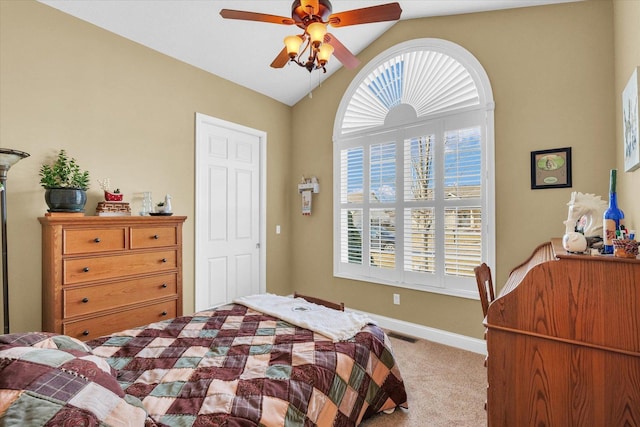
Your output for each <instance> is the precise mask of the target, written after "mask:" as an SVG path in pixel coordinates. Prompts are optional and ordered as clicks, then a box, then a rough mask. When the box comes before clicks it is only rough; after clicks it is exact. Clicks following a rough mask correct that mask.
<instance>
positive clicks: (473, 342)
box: [350, 310, 487, 355]
mask: <svg viewBox="0 0 640 427" xmlns="http://www.w3.org/2000/svg"><path fill="white" fill-rule="evenodd" d="M350 311H356V312H359V313H362V314H366V315H367V316H369V317H370V318H371V319H372V320H374V321H375V322H376V323H377V324H378V326H380V327H381V328H385V329H390V330H392V331H395V332H399V333H402V334H404V335H409V336H412V337H416V338H422V339H425V340H428V341H433V342H437V343H438V344H444V345H448V346H450V347H455V348H459V349H462V350H467V351H471V352H473V353H479V354H484V355H486V354H487V343H486V341H485V340H481V339H478V338H471V337H468V336H466V335H460V334H454V333H453V332H448V331H443V330H441V329H435V328H430V327H428V326H424V325H418V324H417V323H410V322H405V321H404V320H398V319H392V318H390V317H385V316H380V315H378V314H372V313H367V312H365V311H359V310H350Z"/></svg>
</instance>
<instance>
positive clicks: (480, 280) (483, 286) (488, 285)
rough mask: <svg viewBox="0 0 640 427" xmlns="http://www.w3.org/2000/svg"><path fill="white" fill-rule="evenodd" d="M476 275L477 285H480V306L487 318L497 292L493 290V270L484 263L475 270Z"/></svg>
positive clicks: (483, 315)
mask: <svg viewBox="0 0 640 427" xmlns="http://www.w3.org/2000/svg"><path fill="white" fill-rule="evenodd" d="M473 272H474V273H475V275H476V283H477V284H478V293H479V294H480V304H481V305H482V317H483V318H484V317H487V310H488V309H489V304H491V303H492V302H493V300H494V299H496V297H495V292H494V290H493V280H492V279H491V268H489V266H488V265H487V264H486V263H484V262H483V263H482V264H480V265H479V266H477V267H476V268H474V269H473Z"/></svg>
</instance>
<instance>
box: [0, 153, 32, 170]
mask: <svg viewBox="0 0 640 427" xmlns="http://www.w3.org/2000/svg"><path fill="white" fill-rule="evenodd" d="M25 157H29V154H28V153H25V152H24V151H18V150H11V149H9V148H0V169H2V170H9V168H10V167H11V166H13V165H14V164H16V163H17V162H18V161H19V160H21V159H24V158H25Z"/></svg>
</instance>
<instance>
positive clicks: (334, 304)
mask: <svg viewBox="0 0 640 427" xmlns="http://www.w3.org/2000/svg"><path fill="white" fill-rule="evenodd" d="M293 297H294V298H302V299H304V300H307V301H309V302H312V303H314V304H318V305H323V306H325V307H329V308H333V309H334V310H338V311H344V303H342V302H341V303H337V302H331V301H327V300H324V299H321V298H316V297H310V296H307V295H302V294H299V293H297V292H294V293H293Z"/></svg>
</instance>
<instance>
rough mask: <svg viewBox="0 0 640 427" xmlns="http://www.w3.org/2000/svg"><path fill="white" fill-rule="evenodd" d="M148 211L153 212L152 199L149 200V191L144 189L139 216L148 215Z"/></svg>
mask: <svg viewBox="0 0 640 427" xmlns="http://www.w3.org/2000/svg"><path fill="white" fill-rule="evenodd" d="M150 212H153V201H152V200H151V191H144V192H143V193H142V210H141V211H140V215H141V216H145V215H149V213H150Z"/></svg>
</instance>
